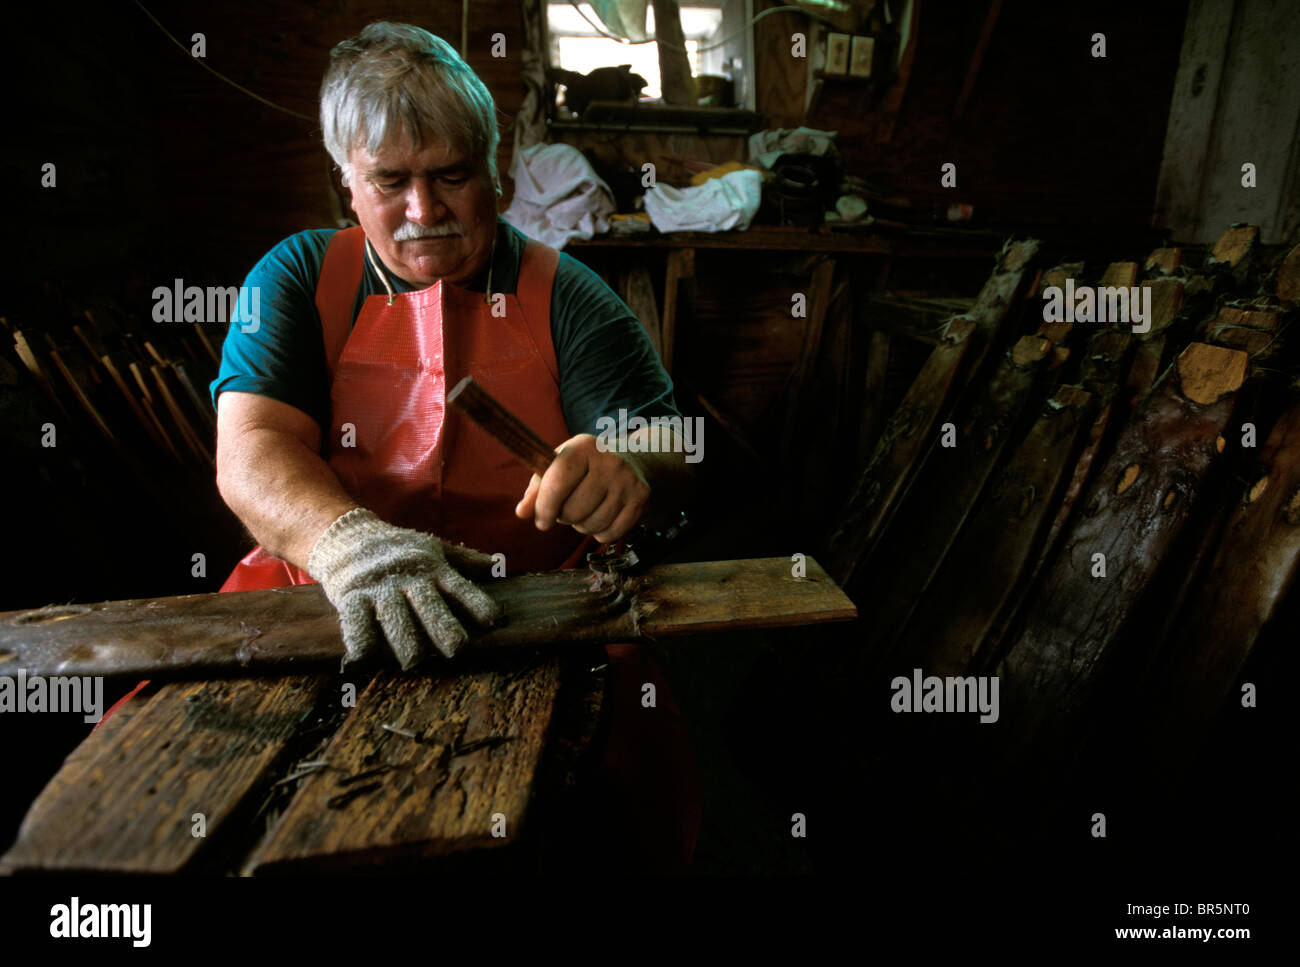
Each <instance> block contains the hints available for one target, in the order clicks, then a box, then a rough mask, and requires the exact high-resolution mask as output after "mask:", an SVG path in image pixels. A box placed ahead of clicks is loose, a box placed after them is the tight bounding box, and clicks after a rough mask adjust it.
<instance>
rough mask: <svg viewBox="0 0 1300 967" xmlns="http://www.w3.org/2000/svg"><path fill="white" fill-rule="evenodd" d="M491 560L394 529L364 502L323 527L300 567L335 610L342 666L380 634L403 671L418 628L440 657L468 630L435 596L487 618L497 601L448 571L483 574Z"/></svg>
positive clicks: (420, 638) (362, 655) (420, 651)
mask: <svg viewBox="0 0 1300 967" xmlns="http://www.w3.org/2000/svg"><path fill="white" fill-rule="evenodd" d="M453 565H455V567H453ZM491 566H492V558H491V557H490V556H489V555H487V554H482V553H480V552H479V551H475V550H472V549H470V548H468V547H465V546H463V545H460V544H450V543H448V542H446V541H443V540H441V539H439V538H437V537H434V536H433V535H432V534H425V533H422V532H421V531H415V530H407V529H406V528H404V527H394V526H393V525H392V524H388V523H385V522H384V521H382V520H380V519H379V518H378V517H377V516H376V515H375V514H374V513H373V512H372V511H369V510H366V509H365V508H364V507H356V508H354V509H352V510H350V511H348V512H347V513H346V514H344V515H343V516H341V517H339V518H338V519H337V520H336V521H334V523H332V524H331V525H330V526H329V527H328V528H326V530H325V533H324V534H322V535H321V536H320V539H319V540H317V541H316V546H315V547H313V548H312V552H311V554H310V555H309V556H308V558H307V572H308V573H309V574H310V575H311V576H312V577H313V578H315V579H316V580H317V581H319V582H320V584H321V586H322V587H323V588H324V589H325V596H326V597H327V598H329V602H330V604H332V605H334V608H335V610H337V611H338V613H339V625H340V627H341V629H342V632H343V646H344V647H345V648H346V649H347V656H346V657H345V658H344V660H343V664H344V667H346V666H347V665H349V664H351V663H352V662H356V661H361V660H363V659H369V658H372V657H374V656H375V654H376V653H377V652H378V651H379V650H380V640H381V638H386V639H387V640H388V644H389V647H391V648H392V650H393V654H395V655H396V656H397V660H398V662H400V663H401V666H402V668H403V669H410V668H412V667H413V666H415V665H416V664H418V663H419V662H420V660H421V659H423V658H424V656H425V653H426V651H427V649H426V647H425V635H426V634H427V636H428V640H430V641H432V642H433V643H434V645H436V646H437V648H438V650H439V651H440V652H442V653H443V654H444V655H446V656H447V657H448V658H450V657H452V656H453V655H455V654H456V652H458V651H459V650H460V649H461V648H463V647H464V646H465V644H466V642H468V641H469V635H468V634H466V632H465V629H464V628H463V627H461V624H460V622H459V621H457V620H456V616H455V615H453V614H452V612H451V609H450V608H448V607H447V603H446V602H445V601H444V600H443V598H444V596H445V597H449V598H451V599H453V600H455V601H456V602H457V604H459V605H460V606H461V608H462V609H464V610H465V611H466V612H468V614H469V615H470V617H472V618H473V619H474V620H475V621H476V622H478V623H479V624H480V625H483V626H485V627H486V626H490V625H492V624H494V623H495V622H496V621H497V620H498V619H499V618H500V617H501V608H500V606H499V605H497V604H496V602H494V601H493V600H492V599H491V598H490V597H488V596H487V595H486V594H485V593H484V592H483V591H481V590H480V589H479V588H477V587H475V586H474V585H473V584H472V583H471V582H470V581H469V580H468V579H467V578H465V577H464V576H463V575H461V574H460V573H459V571H457V570H456V568H462V569H472V570H475V571H478V572H481V573H482V574H484V575H486V574H487V573H488V570H489V569H490V568H491ZM420 629H423V632H424V633H421V630H420Z"/></svg>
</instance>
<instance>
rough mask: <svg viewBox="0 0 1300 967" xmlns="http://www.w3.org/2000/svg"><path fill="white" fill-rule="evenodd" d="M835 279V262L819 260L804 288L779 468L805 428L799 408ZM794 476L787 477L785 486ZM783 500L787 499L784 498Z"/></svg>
mask: <svg viewBox="0 0 1300 967" xmlns="http://www.w3.org/2000/svg"><path fill="white" fill-rule="evenodd" d="M834 278H835V260H834V259H833V258H822V259H819V261H818V262H817V264H816V266H815V267H814V268H813V270H812V278H811V280H810V281H809V284H808V292H807V305H806V311H807V317H806V319H805V322H804V327H803V339H802V340H801V342H800V348H799V358H798V360H796V362H795V367H794V372H793V373H792V374H791V377H790V389H789V392H788V393H787V395H786V402H785V426H784V428H783V430H782V433H781V464H782V465H783V466H789V465H790V460H791V458H792V457H793V454H794V449H795V443H796V440H797V438H798V437H799V435H800V429H801V428H802V427H804V426H805V421H804V419H803V404H804V399H805V397H806V395H807V390H808V381H809V380H810V379H811V378H812V374H813V369H814V367H815V366H816V364H817V354H818V351H819V350H820V349H821V345H822V331H823V329H824V326H825V322H826V310H827V308H828V307H829V306H830V302H831V283H832V281H833V280H834ZM796 477H797V475H794V474H787V476H786V480H787V485H790V483H791V482H792V481H793V480H795V479H796ZM787 496H791V495H790V494H787Z"/></svg>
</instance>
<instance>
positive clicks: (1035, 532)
mask: <svg viewBox="0 0 1300 967" xmlns="http://www.w3.org/2000/svg"><path fill="white" fill-rule="evenodd" d="M1092 403H1093V397H1092V394H1090V393H1088V392H1087V391H1086V390H1083V389H1079V388H1077V387H1072V386H1063V387H1061V388H1060V389H1059V390H1058V391H1057V392H1056V395H1055V396H1053V397H1052V399H1051V400H1049V401H1048V402H1047V404H1046V405H1045V406H1044V407H1043V408H1042V410H1041V412H1040V413H1039V415H1038V419H1037V421H1036V422H1035V423H1034V426H1033V428H1032V429H1031V430H1030V431H1029V434H1028V435H1027V436H1026V437H1025V439H1024V441H1023V442H1022V443H1021V444H1020V446H1018V447H1017V448H1016V450H1015V453H1014V454H1012V456H1011V459H1010V460H1009V461H1008V462H1007V465H1006V467H1005V468H1004V469H1002V470H1001V471H999V472H998V475H997V478H996V480H995V481H994V482H993V484H992V485H991V486H990V488H989V493H988V496H987V497H986V498H985V499H984V500H982V501H981V502H980V505H979V507H978V509H977V510H976V511H975V514H974V516H973V517H972V519H971V522H970V525H969V526H968V527H967V528H966V530H965V531H963V532H962V534H961V536H960V537H959V538H958V540H957V541H956V542H955V544H954V546H953V548H952V551H951V553H950V554H949V555H948V558H947V560H945V562H944V565H943V569H942V571H941V572H940V573H939V575H938V576H937V577H936V578H935V580H934V582H933V584H932V585H931V587H930V590H929V591H928V592H927V593H926V594H925V596H924V597H923V598H921V600H920V602H919V604H918V605H917V607H916V619H915V620H914V622H913V623H912V625H911V626H909V627H908V629H907V634H906V637H905V639H904V640H903V642H902V643H901V645H900V647H899V648H898V651H897V657H896V659H895V660H894V665H896V666H897V667H900V668H901V667H902V666H903V665H908V667H919V668H923V669H925V671H926V674H930V675H940V676H946V675H965V674H968V673H970V672H971V670H972V669H974V668H975V667H976V666H977V663H978V662H979V661H980V660H981V659H982V657H983V648H984V646H985V643H986V642H991V637H992V636H991V632H992V631H993V629H994V628H995V627H996V626H997V619H998V618H999V616H1001V615H1004V614H1006V613H1007V612H1008V611H1009V610H1014V609H1015V606H1016V604H1017V600H1018V598H1019V597H1020V596H1021V595H1023V594H1024V593H1025V591H1026V590H1027V589H1028V586H1029V585H1030V584H1031V580H1032V576H1033V574H1032V568H1031V565H1032V564H1033V562H1034V559H1035V557H1036V556H1037V554H1038V553H1039V548H1040V547H1041V546H1042V543H1043V541H1044V539H1045V532H1046V531H1047V529H1048V525H1049V524H1050V521H1051V519H1052V515H1053V513H1054V511H1055V510H1056V508H1057V507H1059V506H1060V503H1059V498H1060V495H1061V492H1062V490H1063V488H1064V487H1065V485H1066V484H1067V483H1068V482H1069V479H1070V471H1071V469H1072V463H1071V456H1072V454H1073V453H1074V452H1075V450H1076V449H1077V447H1078V444H1079V442H1080V440H1081V439H1082V437H1083V436H1084V432H1085V431H1086V430H1087V429H1088V427H1089V425H1090V424H1091V421H1090V420H1089V419H1088V415H1089V413H1090V412H1091V410H1092Z"/></svg>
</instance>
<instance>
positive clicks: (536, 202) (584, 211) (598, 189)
mask: <svg viewBox="0 0 1300 967" xmlns="http://www.w3.org/2000/svg"><path fill="white" fill-rule="evenodd" d="M510 177H511V178H513V179H514V180H515V195H514V198H513V199H512V200H511V202H510V207H509V208H508V209H506V211H505V214H504V215H503V216H502V217H503V218H505V220H506V221H508V222H509V223H510V224H511V225H513V226H514V227H515V228H517V229H519V231H521V232H523V233H524V234H525V235H527V236H528V237H529V238H535V239H537V241H539V242H541V243H542V244H544V245H549V246H550V247H551V248H554V249H561V248H564V246H565V244H566V243H567V242H568V241H569V240H570V239H573V238H584V239H585V238H591V237H592V236H593V235H603V234H604V233H605V232H607V231H609V216H610V215H612V214H613V213H614V211H615V207H614V195H613V192H611V191H610V190H609V185H607V184H605V182H604V181H602V180H601V178H600V177H599V176H598V175H597V174H596V172H595V170H594V169H593V168H592V167H591V163H590V162H589V161H587V159H586V158H585V157H583V155H582V152H581V151H579V150H578V149H577V148H575V147H574V146H573V145H571V144H535V145H533V146H532V147H531V148H525V149H524V150H523V151H516V152H515V157H514V161H513V162H511V164H510Z"/></svg>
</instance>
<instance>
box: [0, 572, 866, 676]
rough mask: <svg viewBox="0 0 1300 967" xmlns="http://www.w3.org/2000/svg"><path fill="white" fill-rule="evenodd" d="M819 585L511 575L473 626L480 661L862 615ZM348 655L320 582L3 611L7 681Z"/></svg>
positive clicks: (192, 670) (779, 575) (821, 577)
mask: <svg viewBox="0 0 1300 967" xmlns="http://www.w3.org/2000/svg"><path fill="white" fill-rule="evenodd" d="M807 575H808V576H807V578H805V579H799V578H794V577H792V576H791V561H790V559H789V558H784V557H776V558H756V559H754V560H742V561H708V562H704V563H695V564H671V565H661V566H659V567H655V568H651V569H650V570H649V571H647V572H646V573H645V574H641V575H638V576H636V577H633V578H628V579H626V580H625V581H624V582H623V583H622V586H621V588H606V587H596V588H593V586H592V584H593V582H592V575H591V572H590V571H588V570H576V569H575V570H570V571H552V572H548V573H542V574H524V575H518V576H515V577H508V578H502V579H500V580H498V581H495V582H492V583H491V584H490V585H488V588H489V590H490V593H491V594H492V596H493V598H494V599H495V600H497V601H498V602H499V603H500V604H501V606H502V607H503V609H504V611H505V623H504V624H503V625H500V626H498V627H496V628H493V629H490V630H488V631H484V632H478V633H474V632H473V629H471V633H472V635H473V638H472V641H473V644H474V648H473V649H469V650H470V651H476V650H478V649H482V648H495V647H516V646H530V647H536V646H544V645H549V644H552V643H555V642H566V641H567V642H593V641H594V642H613V641H637V640H640V639H642V638H645V637H647V636H649V637H654V638H668V637H674V636H681V635H693V634H699V633H702V632H708V631H721V630H739V629H742V628H772V627H785V626H789V625H807V624H818V623H822V622H827V621H848V620H851V619H852V618H853V617H854V616H855V615H856V613H857V612H856V609H855V608H854V607H853V604H852V602H851V601H849V599H848V598H847V597H846V596H845V595H844V593H843V592H841V591H840V590H839V589H838V588H837V587H836V586H835V584H834V583H833V582H831V581H830V580H829V579H828V578H827V577H826V573H825V572H824V571H823V570H822V569H821V567H820V565H818V563H817V562H816V561H815V560H813V559H812V558H809V559H808V561H807ZM342 656H343V646H342V643H341V640H340V638H339V630H338V619H337V617H336V615H335V612H334V609H333V608H332V607H331V606H330V603H329V601H327V600H326V598H325V596H324V594H323V593H322V592H321V590H320V587H319V585H315V584H310V585H300V586H298V587H292V588H274V589H271V590H265V591H240V592H232V593H228V594H189V595H184V596H181V597H173V598H145V599H139V600H134V601H109V602H104V603H102V604H94V605H58V606H53V607H49V608H40V609H37V610H35V611H21V612H19V611H11V612H7V613H4V614H0V674H12V673H14V672H16V671H17V670H18V669H19V668H23V669H26V670H27V672H28V674H31V675H37V674H41V675H120V676H127V677H134V678H136V679H137V680H138V679H140V678H148V677H154V678H166V677H173V678H174V677H194V676H195V675H197V674H226V675H258V674H279V673H283V672H285V671H288V670H301V669H304V668H317V667H320V668H328V667H337V664H338V661H339V659H340V658H341V657H342Z"/></svg>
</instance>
